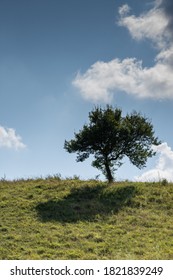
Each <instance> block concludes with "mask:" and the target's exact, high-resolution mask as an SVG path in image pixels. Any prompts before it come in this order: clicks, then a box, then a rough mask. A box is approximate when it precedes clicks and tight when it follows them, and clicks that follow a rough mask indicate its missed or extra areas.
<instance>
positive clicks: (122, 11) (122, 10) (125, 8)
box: [118, 4, 130, 16]
mask: <svg viewBox="0 0 173 280" xmlns="http://www.w3.org/2000/svg"><path fill="white" fill-rule="evenodd" d="M118 12H119V14H120V16H124V15H127V14H128V12H130V7H129V5H127V4H124V5H123V6H121V7H119V9H118Z"/></svg>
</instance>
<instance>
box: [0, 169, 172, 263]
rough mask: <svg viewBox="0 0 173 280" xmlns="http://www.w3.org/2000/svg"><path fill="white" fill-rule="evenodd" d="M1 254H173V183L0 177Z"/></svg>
mask: <svg viewBox="0 0 173 280" xmlns="http://www.w3.org/2000/svg"><path fill="white" fill-rule="evenodd" d="M0 194H1V199H0V208H1V216H0V234H1V236H0V259H173V184H165V183H164V182H160V183H134V182H133V183H130V182H119V183H114V184H112V185H110V186H109V185H107V183H103V182H99V181H96V180H90V181H81V180H79V179H78V178H77V177H76V178H75V179H74V178H71V179H66V180H63V179H62V178H61V177H60V176H58V175H57V176H48V177H47V178H46V179H42V178H36V179H27V180H22V179H21V180H16V181H6V180H1V181H0Z"/></svg>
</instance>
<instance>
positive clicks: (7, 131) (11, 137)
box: [0, 126, 26, 150]
mask: <svg viewBox="0 0 173 280" xmlns="http://www.w3.org/2000/svg"><path fill="white" fill-rule="evenodd" d="M3 147H5V148H10V149H15V150H19V149H23V148H25V147H26V145H25V144H23V142H22V139H21V137H20V136H19V135H17V134H16V132H15V130H14V129H13V128H4V127H3V126H0V148H3Z"/></svg>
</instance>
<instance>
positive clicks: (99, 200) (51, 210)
mask: <svg viewBox="0 0 173 280" xmlns="http://www.w3.org/2000/svg"><path fill="white" fill-rule="evenodd" d="M135 193H136V189H135V187H134V186H125V187H119V188H116V187H114V188H113V187H110V188H109V187H103V186H96V187H86V186H85V187H81V188H80V189H72V190H71V192H70V194H68V195H67V196H65V197H64V198H63V199H58V200H48V201H46V202H41V203H39V204H38V205H37V206H36V211H37V213H38V217H39V218H40V219H41V220H42V221H43V222H48V221H58V222H62V223H66V222H68V223H75V222H78V221H90V222H92V221H96V219H97V217H98V216H99V217H106V216H108V215H111V214H112V213H117V212H118V211H119V210H121V209H122V208H123V207H125V206H127V205H129V204H130V203H131V199H132V197H134V195H135Z"/></svg>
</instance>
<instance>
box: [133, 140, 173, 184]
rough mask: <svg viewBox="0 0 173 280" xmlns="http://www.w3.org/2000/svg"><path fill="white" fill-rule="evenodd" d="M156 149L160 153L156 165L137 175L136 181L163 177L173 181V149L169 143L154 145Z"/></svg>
mask: <svg viewBox="0 0 173 280" xmlns="http://www.w3.org/2000/svg"><path fill="white" fill-rule="evenodd" d="M154 149H155V151H156V152H157V154H158V155H159V158H158V161H157V163H156V166H155V167H154V168H153V169H151V170H149V171H147V172H144V173H143V174H142V175H140V176H136V177H135V180H136V181H143V182H148V181H160V180H162V179H167V180H168V181H170V182H173V151H172V150H171V147H169V146H168V144H167V143H162V144H160V145H159V146H155V147H154Z"/></svg>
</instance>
